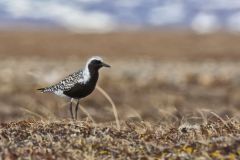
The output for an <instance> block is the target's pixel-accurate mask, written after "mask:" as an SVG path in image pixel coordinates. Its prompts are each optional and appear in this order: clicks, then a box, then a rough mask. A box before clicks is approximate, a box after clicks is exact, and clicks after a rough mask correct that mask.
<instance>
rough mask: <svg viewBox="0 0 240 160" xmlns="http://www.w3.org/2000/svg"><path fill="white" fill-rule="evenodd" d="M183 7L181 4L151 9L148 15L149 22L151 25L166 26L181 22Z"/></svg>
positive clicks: (183, 16) (183, 13) (183, 14)
mask: <svg viewBox="0 0 240 160" xmlns="http://www.w3.org/2000/svg"><path fill="white" fill-rule="evenodd" d="M184 18H185V11H184V6H183V5H182V4H181V3H167V4H165V5H162V6H158V7H155V8H153V9H152V10H151V11H150V13H149V22H150V23H151V24H153V25H167V24H174V23H179V22H181V21H183V19H184Z"/></svg>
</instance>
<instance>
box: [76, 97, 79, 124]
mask: <svg viewBox="0 0 240 160" xmlns="http://www.w3.org/2000/svg"><path fill="white" fill-rule="evenodd" d="M78 106H79V99H78V101H77V105H76V107H75V120H77V116H78V114H77V112H78Z"/></svg>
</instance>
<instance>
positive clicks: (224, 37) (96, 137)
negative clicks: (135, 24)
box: [0, 31, 240, 159]
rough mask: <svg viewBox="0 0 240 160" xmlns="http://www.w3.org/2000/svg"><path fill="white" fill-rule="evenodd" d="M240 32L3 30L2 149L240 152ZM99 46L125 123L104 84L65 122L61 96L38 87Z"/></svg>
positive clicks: (146, 154)
mask: <svg viewBox="0 0 240 160" xmlns="http://www.w3.org/2000/svg"><path fill="white" fill-rule="evenodd" d="M239 40H240V37H239V36H236V35H231V34H226V33H219V34H213V35H196V34H193V33H188V32H184V33H182V32H172V33H170V32H166V33H163V32H144V33H140V32H135V33H111V34H103V35H101V34H70V33H61V32H59V31H56V32H40V31H39V32H2V33H1V35H0V55H1V57H2V59H1V60H0V84H1V85H0V121H1V122H2V124H1V125H0V156H1V157H2V159H4V158H5V159H16V158H17V157H22V158H32V159H56V158H59V159H66V158H69V159H82V158H85V159H94V158H95V159H111V158H118V159H127V158H128V159H147V158H169V159H193V158H195V157H199V158H202V159H211V158H212V159H237V158H239V157H240V148H239V147H240V146H239V144H240V143H239V142H240V139H239V138H240V122H239V120H240V119H239V113H240V110H239V105H240V79H239V77H240V70H239V68H240V63H239V58H240V56H239V55H240V54H238V52H239V51H240V47H239V44H238V41H239ZM97 53H102V54H100V55H101V56H103V57H104V59H105V60H106V61H107V62H108V63H110V64H111V65H112V68H111V69H110V70H106V69H105V70H101V74H100V81H99V83H98V84H99V85H100V86H101V87H102V88H103V89H104V90H105V91H106V92H107V93H108V94H109V95H110V96H111V98H112V100H113V101H114V103H115V104H116V107H117V110H118V114H119V118H120V122H121V130H118V129H117V128H116V125H115V122H114V116H113V112H112V109H111V105H110V104H109V102H108V101H107V100H106V98H105V97H104V96H103V95H102V94H101V93H100V92H98V91H95V92H94V93H93V94H92V95H90V96H89V97H87V98H86V99H84V100H82V101H81V102H80V103H81V105H82V106H81V108H84V110H83V109H82V110H81V113H80V117H81V120H82V121H77V122H71V121H68V118H69V113H68V102H67V101H66V100H65V99H62V98H60V97H57V96H54V95H51V94H50V95H49V94H40V93H39V92H37V91H36V89H37V88H39V87H44V86H47V85H50V84H53V83H56V82H57V81H59V80H61V78H63V77H64V76H66V75H67V74H69V73H71V72H73V71H76V70H77V69H79V68H81V67H82V66H83V65H84V61H85V60H86V58H87V57H89V56H91V55H93V54H97ZM193 59H194V61H192V60H193ZM89 115H90V116H91V118H92V120H93V121H94V122H93V121H92V120H91V121H90V120H88V119H89ZM26 119H27V120H26Z"/></svg>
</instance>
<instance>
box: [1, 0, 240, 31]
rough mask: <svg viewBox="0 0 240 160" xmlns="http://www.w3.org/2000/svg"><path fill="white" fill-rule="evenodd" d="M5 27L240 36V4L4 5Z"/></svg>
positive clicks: (19, 1) (90, 1) (107, 0)
mask: <svg viewBox="0 0 240 160" xmlns="http://www.w3.org/2000/svg"><path fill="white" fill-rule="evenodd" d="M0 20H1V21H0V27H1V28H2V29H9V28H19V27H21V28H24V27H27V28H29V27H30V28H32V29H36V28H37V29H44V28H62V29H66V30H69V31H73V32H100V33H101V32H104V33H105V32H110V31H118V30H139V29H140V30H141V29H143V30H145V29H169V28H171V29H186V30H192V31H195V32H197V33H212V32H216V31H230V32H239V31H240V1H236V0H201V1H197V0H185V1H179V0H163V1H157V0H148V1H144V0H116V1H111V0H69V1H62V0H53V1H36V0H11V1H8V0H1V1H0Z"/></svg>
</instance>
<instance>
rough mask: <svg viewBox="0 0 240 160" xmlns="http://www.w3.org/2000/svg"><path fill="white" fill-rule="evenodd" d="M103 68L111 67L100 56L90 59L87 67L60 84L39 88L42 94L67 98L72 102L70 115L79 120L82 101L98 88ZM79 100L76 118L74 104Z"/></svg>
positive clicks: (76, 107)
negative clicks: (78, 114)
mask: <svg viewBox="0 0 240 160" xmlns="http://www.w3.org/2000/svg"><path fill="white" fill-rule="evenodd" d="M103 67H108V68H109V67H111V66H110V65H109V64H107V63H105V62H104V61H103V59H102V58H101V57H99V56H93V57H91V58H89V59H88V61H87V63H86V65H85V67H84V68H83V69H80V70H78V71H76V72H74V73H72V74H70V75H68V76H67V77H66V78H64V79H63V80H61V81H60V82H58V83H56V84H54V85H52V86H49V87H45V88H39V89H37V90H39V91H40V92H42V93H53V94H55V95H58V96H61V97H67V98H68V99H69V100H70V106H69V110H70V114H71V118H72V120H77V112H78V106H79V101H80V99H82V98H84V97H86V96H88V95H90V94H91V93H92V92H93V90H94V89H95V87H96V84H97V81H98V78H99V70H100V69H101V68H103ZM74 100H77V104H76V106H75V117H74V116H73V110H72V102H73V101H74Z"/></svg>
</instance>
